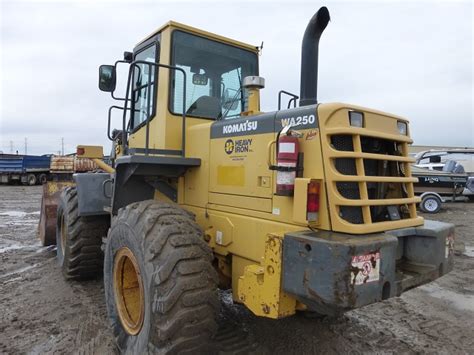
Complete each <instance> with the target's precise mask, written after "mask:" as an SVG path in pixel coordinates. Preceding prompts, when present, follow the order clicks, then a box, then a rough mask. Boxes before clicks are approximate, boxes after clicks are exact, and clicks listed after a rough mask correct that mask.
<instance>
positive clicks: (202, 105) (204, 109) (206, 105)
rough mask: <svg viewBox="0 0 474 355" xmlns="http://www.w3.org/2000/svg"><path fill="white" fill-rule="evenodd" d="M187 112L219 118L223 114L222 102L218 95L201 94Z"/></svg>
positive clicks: (188, 113) (193, 114)
mask: <svg viewBox="0 0 474 355" xmlns="http://www.w3.org/2000/svg"><path fill="white" fill-rule="evenodd" d="M186 114H187V115H192V116H200V117H209V118H216V119H217V118H219V117H220V116H221V115H222V110H221V102H220V100H219V99H218V98H217V97H213V96H201V97H200V98H198V99H197V100H196V101H194V103H193V104H192V105H191V106H190V107H189V108H188V110H187V111H186Z"/></svg>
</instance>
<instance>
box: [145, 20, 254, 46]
mask: <svg viewBox="0 0 474 355" xmlns="http://www.w3.org/2000/svg"><path fill="white" fill-rule="evenodd" d="M168 27H170V28H173V29H180V30H183V31H185V32H189V33H193V34H196V35H200V36H202V37H206V38H210V39H214V40H217V41H219V42H224V43H227V44H231V45H234V46H236V47H240V48H243V49H247V50H250V51H252V52H258V47H257V46H252V45H251V44H247V43H244V42H240V41H236V40H234V39H231V38H227V37H224V36H220V35H217V34H215V33H212V32H207V31H204V30H201V29H199V28H196V27H192V26H188V25H185V24H183V23H179V22H176V21H168V22H167V23H165V24H164V25H163V26H161V27H159V28H158V29H156V30H155V31H153V32H152V33H150V34H149V35H148V36H146V37H145V38H144V39H143V40H141V41H140V42H138V43H137V46H139V45H140V44H142V43H143V42H145V41H146V40H148V39H150V38H151V37H153V36H155V35H157V34H158V33H160V32H163V31H164V30H165V29H167V28H168Z"/></svg>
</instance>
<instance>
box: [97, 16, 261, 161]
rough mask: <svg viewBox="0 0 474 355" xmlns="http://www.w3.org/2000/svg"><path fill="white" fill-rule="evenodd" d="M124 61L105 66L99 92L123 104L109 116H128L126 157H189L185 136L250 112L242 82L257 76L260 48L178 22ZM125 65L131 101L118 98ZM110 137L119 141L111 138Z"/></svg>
mask: <svg viewBox="0 0 474 355" xmlns="http://www.w3.org/2000/svg"><path fill="white" fill-rule="evenodd" d="M124 57H125V58H124V60H119V61H117V62H116V63H115V65H113V66H106V65H103V66H101V67H100V74H99V88H100V89H101V90H102V91H107V92H111V94H112V97H113V98H114V99H118V100H120V101H122V102H123V107H121V106H113V107H112V108H111V109H110V110H109V111H112V110H113V109H120V110H123V111H124V112H123V121H124V122H123V124H122V131H123V132H121V143H122V146H123V152H122V154H123V153H125V154H127V153H130V151H129V149H128V148H132V149H135V152H142V151H143V148H145V151H146V153H148V152H149V153H151V154H153V153H157V152H159V153H158V154H160V153H164V154H168V153H171V154H172V155H173V154H174V155H180V156H183V157H184V156H185V154H184V148H185V142H184V140H185V134H186V130H187V129H189V128H190V127H191V126H192V125H194V124H198V123H203V120H206V121H209V120H211V121H214V120H223V119H231V118H236V117H239V116H240V115H241V113H242V112H245V111H246V110H247V109H248V103H247V102H248V92H247V90H245V89H244V88H243V85H242V84H243V80H244V78H245V77H249V76H257V75H258V48H257V47H255V46H250V45H247V44H244V43H241V42H237V41H234V40H231V39H227V38H224V37H221V36H218V35H215V34H212V33H208V32H205V31H201V30H198V29H195V28H192V27H189V26H186V25H182V24H179V23H176V22H169V23H168V24H166V25H165V26H163V27H162V28H160V29H158V30H157V31H156V32H155V33H154V34H152V35H150V36H148V37H147V38H146V39H145V40H143V41H142V42H140V43H139V44H138V45H137V46H136V47H135V48H134V51H133V54H132V53H128V52H126V53H125V56H124ZM121 63H127V64H129V73H128V83H127V90H126V97H124V98H117V97H115V96H114V91H115V83H116V76H117V74H116V71H117V70H116V68H117V65H118V64H121ZM110 116H111V114H110V112H109V128H110V124H111V123H110V120H111V117H110ZM206 121H204V122H206ZM142 127H146V128H145V129H141V128H142ZM108 136H109V138H110V139H113V138H114V137H113V136H114V135H113V134H110V132H109V134H108ZM150 137H153V138H150ZM157 138H158V139H157ZM150 142H151V143H150ZM127 144H128V146H129V147H127ZM150 144H151V146H150V147H149V146H148V145H150Z"/></svg>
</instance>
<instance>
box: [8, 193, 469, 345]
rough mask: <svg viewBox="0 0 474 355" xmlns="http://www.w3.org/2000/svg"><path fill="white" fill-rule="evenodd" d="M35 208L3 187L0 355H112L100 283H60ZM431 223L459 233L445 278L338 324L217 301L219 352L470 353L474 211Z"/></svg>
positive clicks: (457, 211)
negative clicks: (266, 315)
mask: <svg viewBox="0 0 474 355" xmlns="http://www.w3.org/2000/svg"><path fill="white" fill-rule="evenodd" d="M40 198H41V188H40V187H21V186H0V353H2V354H3V353H5V354H19V353H30V354H40V353H41V354H43V353H53V352H54V353H60V354H64V353H82V354H89V353H95V354H112V353H114V352H115V349H114V346H113V339H112V335H111V332H110V330H109V329H108V325H107V318H106V311H105V306H104V292H103V287H102V280H97V281H92V282H84V283H78V282H73V283H66V282H65V281H64V280H63V278H62V276H61V274H60V271H59V268H58V266H57V265H56V261H55V249H54V248H51V247H49V248H42V247H40V244H39V241H38V240H37V239H36V225H37V222H38V217H39V209H40ZM435 219H439V220H442V221H449V222H452V223H454V224H455V225H456V233H457V241H458V244H457V249H458V252H457V254H458V255H457V256H456V259H455V260H456V261H455V269H454V271H453V272H451V273H450V274H448V275H446V276H444V277H442V278H441V279H439V280H437V281H436V282H433V283H431V284H428V285H425V286H422V287H420V288H418V289H415V290H412V291H409V292H407V293H405V294H404V295H403V296H402V297H400V298H394V299H390V300H388V301H384V302H382V303H379V304H375V305H372V306H368V307H365V308H363V309H359V310H357V311H352V312H349V313H347V314H345V315H344V316H342V317H339V318H336V319H329V318H318V319H307V318H305V317H303V316H301V315H297V316H294V317H291V318H287V319H284V320H279V321H273V320H269V319H262V318H256V317H254V316H253V315H251V314H250V313H249V312H248V311H247V310H246V309H245V308H243V307H241V306H239V305H233V304H232V302H231V301H230V295H229V294H226V293H222V294H221V298H222V314H221V322H222V325H221V332H220V335H219V339H220V341H222V343H224V344H226V345H225V346H224V348H225V350H226V351H231V350H237V349H241V350H243V352H249V349H251V351H252V352H253V353H257V354H261V353H272V354H290V353H291V354H293V353H294V354H296V353H298V354H301V353H325V354H326V353H329V354H333V353H353V354H357V353H408V354H409V353H445V354H468V353H471V354H472V353H474V203H448V204H446V205H445V207H444V209H443V210H442V211H441V213H439V214H438V215H436V217H435Z"/></svg>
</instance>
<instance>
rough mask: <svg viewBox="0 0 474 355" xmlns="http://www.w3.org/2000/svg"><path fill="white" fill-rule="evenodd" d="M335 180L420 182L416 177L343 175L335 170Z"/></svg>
mask: <svg viewBox="0 0 474 355" xmlns="http://www.w3.org/2000/svg"><path fill="white" fill-rule="evenodd" d="M334 175H335V177H334V179H333V180H334V181H341V182H346V181H347V182H349V181H350V182H407V183H413V182H418V179H417V178H414V177H397V176H358V175H342V174H340V173H339V172H337V171H336V170H334Z"/></svg>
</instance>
